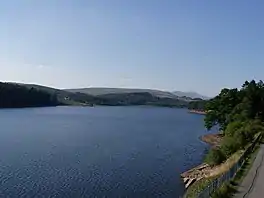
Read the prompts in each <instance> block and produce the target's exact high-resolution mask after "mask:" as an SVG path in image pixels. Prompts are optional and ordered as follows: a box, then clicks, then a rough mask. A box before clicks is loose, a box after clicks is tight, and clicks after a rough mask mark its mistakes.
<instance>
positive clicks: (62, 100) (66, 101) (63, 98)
mask: <svg viewBox="0 0 264 198" xmlns="http://www.w3.org/2000/svg"><path fill="white" fill-rule="evenodd" d="M9 84H12V85H17V86H21V87H25V88H26V89H27V90H31V89H34V90H36V91H40V92H45V93H47V94H48V95H50V96H52V97H53V98H54V99H56V100H57V101H58V104H61V105H85V106H87V105H88V106H90V105H110V106H129V105H153V106H166V107H186V108H187V107H189V108H192V106H197V105H196V103H191V102H198V101H201V100H202V99H200V98H194V99H192V98H191V97H188V96H186V95H184V94H181V95H179V96H178V95H176V94H173V93H170V92H166V91H159V90H152V89H124V88H83V89H66V90H60V89H56V88H51V87H46V86H41V85H35V84H19V83H9ZM195 96H196V97H197V95H195ZM192 97H194V96H193V95H192ZM201 102H202V101H201ZM199 103H200V102H199ZM201 104H202V103H201ZM190 105H191V106H190Z"/></svg>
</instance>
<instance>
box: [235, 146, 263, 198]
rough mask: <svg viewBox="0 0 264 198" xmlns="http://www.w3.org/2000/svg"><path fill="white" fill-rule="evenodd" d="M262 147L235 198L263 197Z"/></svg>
mask: <svg viewBox="0 0 264 198" xmlns="http://www.w3.org/2000/svg"><path fill="white" fill-rule="evenodd" d="M263 161H264V145H261V146H260V150H259V152H258V154H257V157H256V159H255V161H254V163H253V165H252V167H251V169H250V170H249V172H248V174H247V176H246V177H245V178H244V181H243V182H242V184H241V185H240V187H239V188H238V193H237V194H236V195H235V196H234V197H235V198H262V197H264V162H263Z"/></svg>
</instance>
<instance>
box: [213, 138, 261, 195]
mask: <svg viewBox="0 0 264 198" xmlns="http://www.w3.org/2000/svg"><path fill="white" fill-rule="evenodd" d="M262 141H263V140H262ZM258 151H259V144H256V146H255V148H254V150H253V152H252V153H251V154H250V155H249V156H248V158H247V159H246V160H245V162H244V164H243V166H242V167H241V168H240V170H239V171H238V172H237V174H236V176H235V177H234V179H232V180H231V181H230V182H226V183H224V184H223V185H222V187H220V188H219V189H218V190H217V191H216V192H215V193H214V194H213V195H212V198H229V197H232V196H233V195H234V194H235V193H236V192H237V189H238V187H239V185H240V184H241V183H242V181H243V179H244V177H245V176H246V175H247V174H248V172H249V170H250V168H251V167H252V165H253V162H254V161H255V159H256V156H257V153H258Z"/></svg>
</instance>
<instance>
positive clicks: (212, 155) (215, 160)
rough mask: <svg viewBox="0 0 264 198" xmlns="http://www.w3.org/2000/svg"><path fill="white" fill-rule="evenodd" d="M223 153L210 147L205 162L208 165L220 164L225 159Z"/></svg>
mask: <svg viewBox="0 0 264 198" xmlns="http://www.w3.org/2000/svg"><path fill="white" fill-rule="evenodd" d="M225 159H226V158H225V156H224V154H223V153H222V152H221V151H220V150H219V149H211V150H210V151H209V153H208V154H207V155H206V157H205V162H206V163H207V164H209V165H210V166H215V165H218V164H221V163H222V162H223V161H224V160H225Z"/></svg>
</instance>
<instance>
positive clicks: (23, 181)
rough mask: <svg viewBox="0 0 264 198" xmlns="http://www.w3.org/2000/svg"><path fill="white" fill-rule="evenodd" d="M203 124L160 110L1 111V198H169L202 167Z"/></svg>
mask: <svg viewBox="0 0 264 198" xmlns="http://www.w3.org/2000/svg"><path fill="white" fill-rule="evenodd" d="M203 118H204V117H203V116H201V115H195V114H189V113H188V112H187V110H186V109H174V108H156V107H91V108H90V107H88V108H87V107H51V108H28V109H3V110H0V126H1V131H0V185H1V188H0V197H10V198H13V197H15V198H17V197H56V198H58V197H59V198H67V197H71V198H76V197H109V198H118V197H128V198H130V197H131V198H135V197H136V198H140V197H144V198H145V197H146V198H147V197H150V198H152V197H166V198H170V197H173V198H177V197H179V196H180V195H182V194H183V192H184V185H183V182H182V180H181V178H180V173H182V172H183V171H186V170H187V169H189V168H191V167H193V166H195V165H197V164H199V163H201V162H202V159H203V156H204V154H205V152H206V149H207V148H208V146H207V145H206V144H205V143H203V142H201V141H200V140H199V139H198V138H199V136H201V135H203V134H206V133H208V132H207V131H206V130H205V129H204V126H203Z"/></svg>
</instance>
